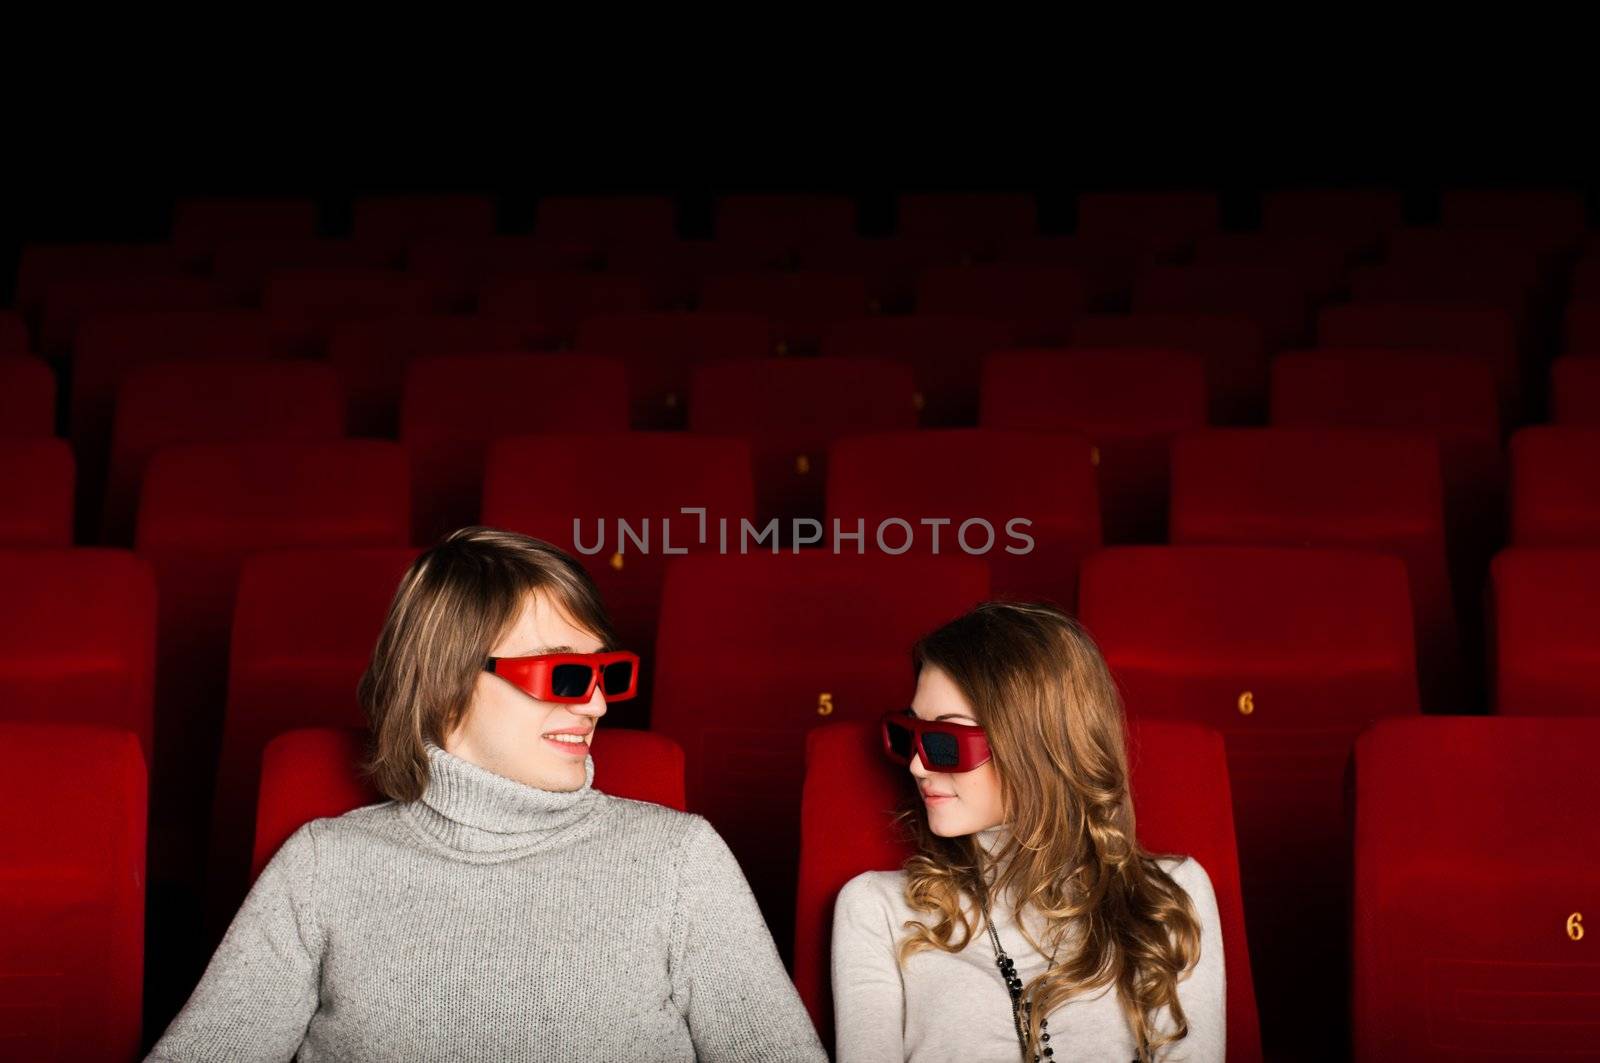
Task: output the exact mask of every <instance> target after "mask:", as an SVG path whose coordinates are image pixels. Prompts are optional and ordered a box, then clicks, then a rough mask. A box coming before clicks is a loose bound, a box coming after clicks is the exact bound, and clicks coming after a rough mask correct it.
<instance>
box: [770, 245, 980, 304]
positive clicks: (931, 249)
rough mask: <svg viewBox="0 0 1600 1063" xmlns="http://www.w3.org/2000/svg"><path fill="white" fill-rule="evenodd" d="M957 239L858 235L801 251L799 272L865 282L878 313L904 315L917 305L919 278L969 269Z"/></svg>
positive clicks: (964, 252) (809, 246)
mask: <svg viewBox="0 0 1600 1063" xmlns="http://www.w3.org/2000/svg"><path fill="white" fill-rule="evenodd" d="M971 261H972V256H971V254H970V252H968V251H966V250H964V249H963V246H962V244H961V242H960V241H959V240H956V239H949V240H945V239H940V238H938V237H911V236H891V237H880V236H856V237H849V238H845V239H834V240H817V241H814V242H812V243H809V244H807V245H806V246H805V247H804V248H802V249H801V251H800V254H799V260H798V264H799V266H800V268H802V269H807V270H812V271H817V272H826V273H849V274H854V275H858V276H863V277H866V278H867V292H868V294H869V295H870V296H871V297H872V300H873V301H874V302H875V303H876V304H877V306H878V309H880V310H882V311H884V312H888V313H900V312H903V311H908V310H910V309H911V308H912V306H913V305H915V303H916V282H917V277H918V276H919V275H920V274H921V273H922V271H923V270H925V269H931V268H933V267H936V266H957V265H961V264H963V263H965V264H969V265H970V264H971Z"/></svg>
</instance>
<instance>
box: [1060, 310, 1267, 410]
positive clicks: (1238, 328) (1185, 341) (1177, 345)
mask: <svg viewBox="0 0 1600 1063" xmlns="http://www.w3.org/2000/svg"><path fill="white" fill-rule="evenodd" d="M1072 345H1073V346H1074V347H1084V348H1088V349H1095V348H1123V347H1135V348H1144V349H1147V350H1161V351H1188V352H1190V353H1192V354H1198V355H1200V356H1201V357H1202V358H1204V359H1205V363H1206V391H1207V392H1208V394H1209V395H1210V402H1209V409H1210V416H1209V419H1210V421H1211V423H1213V424H1260V423H1262V422H1263V421H1265V420H1266V416H1267V381H1268V379H1269V377H1268V368H1267V367H1268V361H1267V353H1268V347H1267V338H1266V334H1265V333H1264V332H1262V330H1261V326H1260V325H1259V324H1258V323H1256V322H1255V321H1252V320H1251V319H1250V318H1248V317H1245V316H1243V315H1241V314H1164V313H1159V314H1158V313H1146V314H1085V315H1084V316H1083V317H1081V318H1079V319H1078V321H1077V324H1075V325H1074V326H1073V329H1072Z"/></svg>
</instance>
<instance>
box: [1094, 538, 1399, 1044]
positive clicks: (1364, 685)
mask: <svg viewBox="0 0 1600 1063" xmlns="http://www.w3.org/2000/svg"><path fill="white" fill-rule="evenodd" d="M1078 615H1079V618H1080V619H1081V620H1082V621H1083V623H1084V625H1085V626H1086V627H1087V628H1088V630H1089V632H1090V634H1091V635H1093V637H1094V639H1095V641H1096V642H1097V643H1098V644H1099V646H1100V649H1101V652H1102V653H1104V655H1105V658H1106V662H1107V664H1108V665H1110V668H1111V673H1112V675H1113V676H1114V677H1115V678H1116V681H1117V684H1118V686H1119V688H1120V689H1121V691H1122V695H1123V698H1124V701H1125V704H1126V707H1127V711H1128V714H1129V717H1130V719H1134V720H1138V721H1141V722H1142V721H1145V720H1151V719H1182V720H1187V721H1189V722H1192V723H1201V724H1205V725H1207V726H1210V727H1215V728H1216V729H1217V730H1219V731H1221V732H1222V734H1223V737H1224V739H1225V741H1226V744H1227V749H1228V771H1229V776H1230V778H1231V780H1232V787H1233V805H1234V816H1235V819H1236V821H1237V824H1238V832H1239V852H1240V866H1241V870H1242V872H1243V879H1244V899H1245V909H1246V911H1247V912H1248V913H1249V919H1250V941H1251V945H1250V947H1251V966H1252V968H1253V969H1254V971H1255V972H1256V975H1257V987H1258V990H1259V996H1260V997H1261V1001H1262V1008H1261V1015H1262V1020H1263V1026H1264V1030H1263V1033H1264V1035H1265V1042H1266V1045H1267V1051H1268V1055H1269V1056H1272V1055H1275V1054H1276V1053H1277V1052H1284V1051H1286V1049H1285V1048H1284V1047H1281V1046H1287V1045H1291V1044H1295V1043H1300V1039H1301V1038H1303V1037H1304V1033H1305V1030H1307V1029H1311V1028H1315V1029H1317V1030H1319V1031H1330V1033H1329V1034H1328V1036H1331V1037H1337V1034H1336V1033H1334V1032H1331V1031H1338V1030H1340V1029H1342V1028H1343V1024H1344V1017H1345V1015H1346V1011H1345V1001H1346V999H1347V994H1348V975H1347V971H1348V949H1347V944H1346V942H1347V937H1346V931H1345V929H1343V928H1345V927H1346V913H1347V911H1348V903H1349V892H1348V890H1349V878H1350V870H1349V840H1348V839H1349V833H1348V832H1349V827H1348V822H1347V819H1346V814H1345V803H1344V780H1345V771H1346V764H1347V762H1348V760H1349V756H1350V750H1351V747H1352V744H1353V743H1354V741H1355V737H1356V735H1357V734H1359V733H1360V732H1361V731H1362V730H1363V729H1364V728H1365V727H1366V726H1367V725H1368V724H1370V723H1371V722H1372V721H1373V720H1376V719H1379V718H1381V717H1385V716H1401V715H1415V714H1416V713H1417V711H1418V697H1417V675H1416V650H1415V643H1414V641H1413V636H1412V631H1413V624H1412V616H1411V602H1410V594H1409V593H1408V591H1407V586H1406V571H1405V566H1404V564H1403V563H1402V562H1401V561H1400V560H1399V559H1398V558H1394V557H1385V556H1382V555H1378V554H1372V553H1366V552H1361V551H1353V550H1335V549H1318V548H1312V547H1299V548H1287V547H1229V546H1171V547H1122V548H1111V549H1107V550H1102V551H1100V552H1099V553H1096V554H1093V555H1091V556H1090V557H1089V558H1088V559H1087V560H1086V561H1085V562H1084V564H1083V569H1082V573H1081V576H1080V581H1079V591H1078ZM1310 928H1314V929H1310ZM1275 1046H1279V1047H1275ZM1287 1054H1289V1055H1293V1054H1294V1053H1293V1052H1288V1053H1287Z"/></svg>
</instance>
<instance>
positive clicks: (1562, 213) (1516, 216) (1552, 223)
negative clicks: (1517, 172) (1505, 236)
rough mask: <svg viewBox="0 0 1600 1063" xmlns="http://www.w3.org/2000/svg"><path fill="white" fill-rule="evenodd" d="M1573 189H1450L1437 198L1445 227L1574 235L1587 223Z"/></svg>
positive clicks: (1585, 211)
mask: <svg viewBox="0 0 1600 1063" xmlns="http://www.w3.org/2000/svg"><path fill="white" fill-rule="evenodd" d="M1587 213H1588V212H1587V210H1586V209H1585V206H1584V201H1583V193H1582V192H1579V191H1577V190H1575V189H1568V188H1550V189H1531V188H1530V189H1505V188H1450V189H1446V190H1445V191H1444V192H1443V193H1442V194H1441V195H1440V197H1439V215H1440V220H1441V221H1442V222H1443V223H1444V224H1445V225H1446V226H1447V227H1457V226H1483V227H1504V228H1509V229H1514V230H1523V231H1529V230H1531V231H1535V232H1552V233H1558V234H1562V235H1576V234H1577V233H1578V232H1579V231H1580V230H1582V229H1583V227H1584V225H1585V224H1586V222H1587Z"/></svg>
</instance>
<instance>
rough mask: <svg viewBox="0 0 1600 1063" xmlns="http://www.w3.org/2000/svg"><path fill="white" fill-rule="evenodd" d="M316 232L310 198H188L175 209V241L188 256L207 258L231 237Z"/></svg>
mask: <svg viewBox="0 0 1600 1063" xmlns="http://www.w3.org/2000/svg"><path fill="white" fill-rule="evenodd" d="M316 235H317V205H316V203H314V202H312V201H311V200H309V199H256V200H250V199H188V200H180V201H179V202H178V203H177V204H176V205H175V206H174V207H173V211H172V243H173V244H174V246H176V247H177V248H179V250H180V251H182V252H183V254H184V255H185V257H188V258H194V257H200V258H204V257H205V256H206V255H208V254H210V252H212V251H214V250H215V249H216V247H217V245H219V244H223V243H226V242H228V241H230V240H278V239H283V238H285V237H293V238H295V239H299V240H309V239H311V238H312V237H314V236H316Z"/></svg>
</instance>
